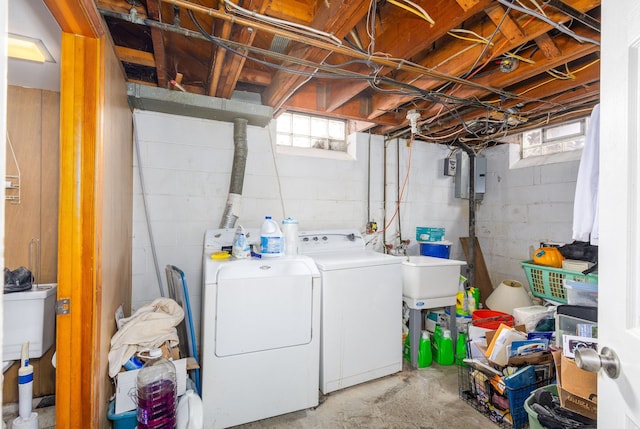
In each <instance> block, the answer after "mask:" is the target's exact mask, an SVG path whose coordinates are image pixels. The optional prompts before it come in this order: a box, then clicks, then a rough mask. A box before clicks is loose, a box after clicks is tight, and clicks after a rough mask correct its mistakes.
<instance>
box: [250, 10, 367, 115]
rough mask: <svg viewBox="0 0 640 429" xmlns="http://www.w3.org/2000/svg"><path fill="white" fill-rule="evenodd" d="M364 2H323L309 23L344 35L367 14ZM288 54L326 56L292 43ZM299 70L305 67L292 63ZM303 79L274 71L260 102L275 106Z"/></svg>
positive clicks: (308, 57)
mask: <svg viewBox="0 0 640 429" xmlns="http://www.w3.org/2000/svg"><path fill="white" fill-rule="evenodd" d="M367 11H368V7H367V4H362V3H360V2H355V1H352V2H340V1H336V2H326V3H325V2H323V3H321V5H320V8H319V10H318V12H317V13H316V16H315V17H314V19H313V22H312V23H311V26H312V27H314V28H318V29H322V30H323V31H325V32H327V33H331V34H333V35H334V36H335V37H337V38H338V39H342V38H344V36H345V35H346V34H347V33H349V31H350V30H351V29H352V28H353V27H354V26H355V25H356V24H357V23H358V22H360V21H361V20H362V18H364V17H365V16H366V14H367ZM290 54H292V55H293V56H295V57H299V58H303V59H305V60H310V61H315V62H321V61H323V60H324V59H325V58H327V56H328V52H327V51H325V50H323V49H319V48H309V47H308V46H307V45H302V44H296V45H294V46H293V47H292V48H291V51H290ZM294 68H298V69H301V70H304V69H306V67H298V66H294ZM305 80H306V77H305V76H300V75H297V74H293V73H288V72H284V71H278V72H276V74H275V76H274V77H273V80H272V83H271V85H270V86H269V87H268V88H267V89H266V90H265V91H264V93H263V94H262V99H263V102H264V103H265V104H267V105H269V106H272V107H275V108H279V107H281V106H282V105H283V104H284V102H285V101H286V100H287V98H289V97H290V96H291V95H292V94H291V92H292V88H293V89H295V88H298V87H299V86H300V85H302V84H303V83H304V82H305Z"/></svg>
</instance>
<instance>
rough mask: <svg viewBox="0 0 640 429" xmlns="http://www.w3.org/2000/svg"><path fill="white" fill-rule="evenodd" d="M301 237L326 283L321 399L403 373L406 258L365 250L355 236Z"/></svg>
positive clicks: (351, 232) (315, 234)
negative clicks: (337, 391)
mask: <svg viewBox="0 0 640 429" xmlns="http://www.w3.org/2000/svg"><path fill="white" fill-rule="evenodd" d="M299 236H300V249H301V252H302V253H303V254H305V255H309V256H311V257H312V258H313V259H314V261H315V262H316V265H317V266H318V269H319V270H320V276H321V278H322V312H321V314H322V315H321V318H320V324H321V328H320V336H321V340H320V390H321V391H322V393H325V394H326V393H329V392H333V391H335V390H339V389H343V388H345V387H349V386H353V385H355V384H359V383H363V382H365V381H369V380H373V379H376V378H380V377H383V376H386V375H389V374H393V373H396V372H398V371H401V370H402V258H399V257H395V256H391V255H385V254H383V253H378V252H374V251H371V250H366V248H365V243H364V240H363V238H362V236H361V234H360V233H359V232H358V231H357V230H326V231H306V232H301V233H300V235H299Z"/></svg>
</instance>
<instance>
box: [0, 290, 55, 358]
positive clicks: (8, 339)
mask: <svg viewBox="0 0 640 429" xmlns="http://www.w3.org/2000/svg"><path fill="white" fill-rule="evenodd" d="M57 286H58V285H57V284H56V283H51V284H41V285H38V286H34V287H33V289H31V290H28V291H24V292H13V293H7V294H5V295H4V312H3V323H4V325H3V330H2V333H3V345H2V360H3V361H9V360H17V359H20V353H21V351H22V343H24V342H25V341H29V358H30V359H33V358H39V357H41V356H42V355H43V354H44V353H46V351H47V350H49V348H51V346H52V345H53V342H54V340H55V338H56V316H55V302H56V290H57Z"/></svg>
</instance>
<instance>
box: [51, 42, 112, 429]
mask: <svg viewBox="0 0 640 429" xmlns="http://www.w3.org/2000/svg"><path fill="white" fill-rule="evenodd" d="M102 57H103V41H101V40H100V39H93V38H85V37H81V36H76V35H73V34H69V33H63V34H62V58H63V61H62V65H61V88H60V104H61V110H60V217H59V241H58V299H61V298H69V299H70V300H71V305H70V313H69V314H68V315H59V316H57V350H58V354H57V358H56V362H57V377H56V425H57V427H61V428H76V427H77V428H80V427H93V418H94V416H93V415H94V414H95V411H94V404H95V398H96V394H95V392H96V386H95V385H96V382H97V381H98V380H99V378H94V374H95V372H96V371H95V370H94V369H93V367H94V366H95V360H96V359H97V358H95V357H94V352H93V351H94V350H95V343H96V335H97V334H96V330H95V325H96V322H95V318H96V314H98V313H97V309H96V304H95V299H96V297H95V294H96V293H97V290H98V287H97V283H98V281H97V274H98V271H99V260H98V257H97V256H98V255H97V253H96V252H97V250H96V249H97V247H98V246H97V243H98V240H99V236H98V235H97V234H96V225H99V221H100V219H99V214H98V208H99V203H98V202H97V197H96V195H99V194H100V189H99V187H100V182H99V181H98V177H97V175H98V172H99V171H100V170H99V168H98V167H97V156H98V155H97V150H99V147H100V144H99V142H100V138H99V136H100V133H99V131H100V127H101V108H102V107H101V104H100V103H101V100H102V97H101V83H102V77H101V76H102V75H103V70H102Z"/></svg>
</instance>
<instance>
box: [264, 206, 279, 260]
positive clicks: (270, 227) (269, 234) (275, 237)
mask: <svg viewBox="0 0 640 429" xmlns="http://www.w3.org/2000/svg"><path fill="white" fill-rule="evenodd" d="M283 250H284V238H283V237H282V232H281V231H280V227H279V226H278V223H277V222H275V221H274V220H273V219H271V216H265V217H264V222H263V223H262V229H261V230H260V253H261V254H262V256H263V257H273V256H282V254H283Z"/></svg>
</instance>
